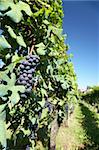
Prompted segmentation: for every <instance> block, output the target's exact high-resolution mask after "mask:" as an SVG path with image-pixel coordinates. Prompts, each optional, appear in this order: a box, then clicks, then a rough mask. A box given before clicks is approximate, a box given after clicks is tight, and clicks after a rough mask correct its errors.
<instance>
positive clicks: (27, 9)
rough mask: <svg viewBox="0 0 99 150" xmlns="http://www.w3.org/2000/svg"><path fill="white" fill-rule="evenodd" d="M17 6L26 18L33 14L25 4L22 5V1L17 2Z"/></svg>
mask: <svg viewBox="0 0 99 150" xmlns="http://www.w3.org/2000/svg"><path fill="white" fill-rule="evenodd" d="M18 5H19V8H20V10H23V11H25V13H26V14H27V15H28V16H32V14H33V13H32V11H31V8H30V6H29V5H28V4H27V3H24V2H22V1H19V3H18Z"/></svg>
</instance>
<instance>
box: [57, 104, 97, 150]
mask: <svg viewBox="0 0 99 150" xmlns="http://www.w3.org/2000/svg"><path fill="white" fill-rule="evenodd" d="M56 145H57V146H56V149H57V150H80V149H83V150H98V149H99V114H97V113H96V112H95V110H94V108H93V107H92V106H91V105H89V104H86V103H80V104H79V105H77V106H76V108H75V111H74V114H72V116H71V117H70V119H69V126H68V127H65V126H64V125H62V126H61V127H60V129H59V132H58V135H57V139H56Z"/></svg>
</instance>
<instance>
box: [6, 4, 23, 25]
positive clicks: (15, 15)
mask: <svg viewBox="0 0 99 150" xmlns="http://www.w3.org/2000/svg"><path fill="white" fill-rule="evenodd" d="M5 15H7V16H8V17H10V18H11V19H12V20H13V21H14V22H15V23H19V22H20V21H21V19H22V16H23V15H22V13H21V11H20V9H19V8H18V7H16V5H15V4H13V7H12V9H11V10H10V11H8V12H7V13H5Z"/></svg>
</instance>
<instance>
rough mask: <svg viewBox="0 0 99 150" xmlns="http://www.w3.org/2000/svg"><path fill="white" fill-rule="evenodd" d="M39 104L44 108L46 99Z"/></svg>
mask: <svg viewBox="0 0 99 150" xmlns="http://www.w3.org/2000/svg"><path fill="white" fill-rule="evenodd" d="M38 103H39V104H40V105H41V107H44V105H45V98H42V101H39V102H38Z"/></svg>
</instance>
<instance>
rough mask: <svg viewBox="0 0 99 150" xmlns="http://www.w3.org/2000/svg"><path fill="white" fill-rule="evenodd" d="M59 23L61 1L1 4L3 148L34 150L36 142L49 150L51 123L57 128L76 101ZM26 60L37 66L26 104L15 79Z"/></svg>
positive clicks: (73, 77)
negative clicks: (32, 59)
mask: <svg viewBox="0 0 99 150" xmlns="http://www.w3.org/2000/svg"><path fill="white" fill-rule="evenodd" d="M62 18H63V10H62V1H61V0H55V1H53V0H0V59H1V60H2V62H3V64H4V65H3V66H2V67H1V68H0V142H1V146H2V147H4V148H5V149H16V150H17V149H20V150H21V149H27V148H28V147H29V148H31V149H32V150H33V149H35V147H36V145H37V141H39V140H40V141H42V144H43V146H44V147H48V141H49V137H50V129H51V122H52V121H53V120H54V119H56V118H57V121H58V123H61V122H62V119H63V118H64V117H65V114H66V110H65V106H66V104H67V103H75V102H76V100H77V98H78V91H77V84H76V75H75V73H74V68H73V64H72V62H71V60H70V56H68V55H67V50H68V46H67V45H65V43H64V40H65V35H63V29H62ZM30 55H33V56H37V57H38V58H39V63H38V65H37V68H36V69H35V72H34V73H33V74H32V78H33V81H32V82H33V85H32V91H31V92H30V93H29V94H28V96H27V98H26V99H25V98H22V97H21V94H22V93H24V92H25V91H26V87H25V86H24V85H23V84H18V82H17V80H18V77H19V73H20V64H21V63H22V62H23V61H26V59H27V56H30ZM43 134H44V135H43ZM1 135H2V136H1Z"/></svg>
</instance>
